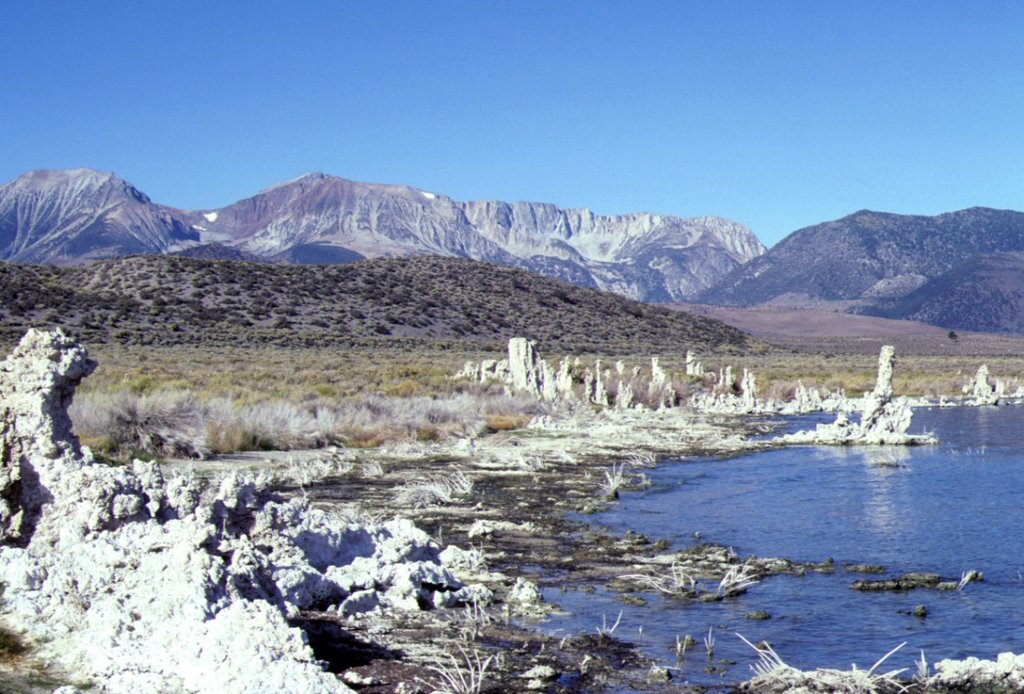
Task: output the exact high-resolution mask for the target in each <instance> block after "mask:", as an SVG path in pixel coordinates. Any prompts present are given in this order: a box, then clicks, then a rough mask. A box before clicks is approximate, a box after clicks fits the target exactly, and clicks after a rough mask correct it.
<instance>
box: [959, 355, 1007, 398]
mask: <svg viewBox="0 0 1024 694" xmlns="http://www.w3.org/2000/svg"><path fill="white" fill-rule="evenodd" d="M1002 386H1003V384H1002V383H1001V382H999V381H996V387H995V388H993V387H992V386H991V384H989V382H988V364H982V365H981V366H979V367H978V373H976V374H975V375H974V378H973V379H972V380H971V381H970V382H968V384H967V385H966V386H964V393H965V394H966V395H967V396H968V399H967V403H966V404H968V405H975V406H979V407H983V406H986V405H998V404H999V399H1000V396H1001V395H1002V390H1003V387H1002Z"/></svg>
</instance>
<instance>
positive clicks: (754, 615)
mask: <svg viewBox="0 0 1024 694" xmlns="http://www.w3.org/2000/svg"><path fill="white" fill-rule="evenodd" d="M743 616H744V617H746V618H747V619H751V620H754V621H764V620H766V619H771V618H772V616H771V614H769V613H768V612H766V611H764V610H754V611H753V612H748V613H746V614H745V615H743Z"/></svg>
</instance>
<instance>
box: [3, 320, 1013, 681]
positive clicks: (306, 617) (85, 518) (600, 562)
mask: <svg viewBox="0 0 1024 694" xmlns="http://www.w3.org/2000/svg"><path fill="white" fill-rule="evenodd" d="M90 369H91V366H90V361H89V360H88V358H87V356H86V355H85V353H84V351H83V350H81V348H80V347H78V346H77V345H74V344H73V343H71V342H70V341H68V340H67V339H66V338H64V337H63V336H62V335H61V334H60V333H37V332H33V333H30V334H29V335H28V336H26V338H25V340H23V342H22V344H21V345H19V347H18V349H17V350H16V351H15V352H14V354H12V355H11V357H9V358H8V359H7V360H6V361H4V362H3V364H2V367H0V379H2V381H0V392H2V394H3V396H4V397H3V408H4V409H3V418H4V429H3V432H4V435H3V438H2V444H0V445H2V446H3V460H4V461H8V462H7V463H5V465H4V466H3V475H4V476H3V477H0V494H2V496H3V500H4V506H3V507H2V509H0V527H2V528H3V536H2V540H3V543H2V547H0V583H2V584H3V585H4V593H3V602H2V604H0V624H2V625H3V627H4V628H5V629H6V630H9V631H10V632H12V633H13V634H15V635H16V636H17V638H19V639H21V640H22V641H23V642H25V643H26V644H29V645H30V646H31V648H30V649H29V650H28V652H27V653H26V654H24V655H20V656H18V657H16V658H11V657H8V658H5V659H4V660H3V662H2V663H0V667H2V668H3V670H2V671H0V678H3V679H4V681H7V682H11V683H13V684H14V685H15V686H17V687H18V689H19V690H20V691H52V690H54V689H55V686H56V684H58V683H65V684H67V685H68V686H66V687H65V688H64V689H63V690H62V693H63V694H69V693H70V692H74V691H76V689H75V687H82V688H85V687H90V686H91V687H93V689H92V691H107V692H121V691H144V690H146V688H147V687H148V688H149V689H152V690H160V691H188V692H199V691H256V690H265V689H266V688H267V687H270V688H272V689H275V690H277V691H339V692H343V691H350V690H355V691H360V692H370V693H373V694H375V693H377V692H409V693H411V692H415V691H422V692H429V691H434V690H439V691H443V690H445V688H446V687H447V689H449V690H451V691H454V690H455V689H456V688H457V687H456V686H455V685H453V684H452V683H451V682H450V681H448V680H446V677H455V678H462V679H466V678H478V681H477V682H476V683H477V684H478V685H479V686H477V687H476V690H477V691H524V690H536V691H551V692H583V691H597V690H602V689H610V690H615V689H631V690H644V691H661V690H664V691H669V690H671V691H680V686H679V685H678V684H675V683H672V682H670V680H669V677H670V675H671V673H670V672H668V671H666V670H664V669H663V668H654V669H652V663H651V662H650V661H649V660H648V659H646V658H645V657H644V656H643V655H642V654H641V653H640V652H639V651H638V650H637V649H636V648H634V647H633V646H632V645H630V644H629V643H627V642H623V641H620V640H619V639H617V638H616V637H615V635H614V633H613V630H609V629H608V628H607V627H608V626H609V625H604V626H605V628H604V629H601V628H600V627H601V626H602V625H594V629H593V630H591V631H589V632H587V633H580V634H572V635H569V636H568V637H566V638H560V639H556V638H554V637H552V636H549V635H545V634H544V633H543V632H542V631H541V630H538V629H536V628H534V627H533V626H532V623H533V620H536V619H538V618H540V617H542V616H543V615H544V614H545V611H546V610H548V609H550V608H551V606H548V605H545V604H544V603H543V601H542V600H541V598H540V591H539V590H538V586H547V587H577V588H578V587H586V586H592V585H609V584H612V583H615V582H617V583H618V587H619V589H621V590H622V591H623V593H624V594H630V593H633V592H641V591H643V590H651V587H652V586H655V587H656V588H655V589H657V590H671V591H675V593H676V594H677V596H678V597H679V599H686V600H720V599H727V598H729V597H730V595H735V594H737V593H735V592H730V591H731V590H732V591H742V590H744V589H745V586H744V585H743V582H744V580H750V581H756V580H760V579H762V578H765V577H767V576H769V575H773V574H778V573H799V572H804V571H815V570H822V571H827V570H830V568H831V567H829V566H828V565H827V564H822V565H815V564H805V565H798V564H795V563H793V562H790V561H788V560H785V559H763V558H755V557H736V556H735V555H733V554H732V553H731V552H729V551H728V550H727V549H726V548H721V547H714V546H707V545H701V546H697V547H692V548H688V549H683V550H676V551H673V550H672V548H671V547H670V546H669V544H668V543H667V542H664V541H660V540H659V538H646V537H642V536H638V535H635V534H626V535H624V536H614V535H612V534H609V533H606V532H604V531H601V530H599V529H593V528H589V527H587V526H586V525H584V524H582V523H579V522H574V521H570V520H567V519H566V516H567V514H569V513H571V512H575V513H587V512H589V511H593V510H597V509H599V508H601V507H602V506H604V505H606V504H610V503H614V499H615V497H616V495H617V493H618V491H619V490H621V489H628V488H630V487H631V486H638V485H643V484H644V483H645V479H646V473H645V472H644V470H645V469H648V468H649V467H652V466H653V465H655V464H656V461H657V460H658V459H659V458H663V457H668V456H674V457H678V456H704V455H733V454H737V453H740V452H745V451H750V450H756V449H759V448H766V447H769V446H774V445H778V444H777V443H775V442H772V441H771V440H764V439H758V440H754V439H751V438H750V434H752V433H754V431H755V429H754V428H755V427H757V426H763V425H764V420H752V419H749V418H747V419H744V418H737V417H735V416H725V415H720V414H709V413H703V414H702V413H697V412H694V411H692V410H691V409H687V408H681V407H675V408H661V409H658V410H650V409H632V408H631V409H619V410H613V409H594V408H591V407H587V406H585V407H577V408H574V409H573V413H572V416H568V417H559V418H541V419H539V420H537V421H535V422H534V423H532V424H531V426H530V427H528V428H527V429H522V430H516V431H510V432H499V433H495V434H491V435H488V436H486V437H482V438H479V439H463V440H459V441H454V442H450V443H444V442H441V443H438V442H426V443H406V444H394V445H386V446H383V447H381V448H380V449H373V450H352V449H338V450H320V451H306V452H291V453H288V454H275V455H266V454H246V455H240V456H232V457H229V458H227V459H222V460H212V461H203V462H199V463H195V462H184V461H181V462H177V463H173V464H168V465H164V466H160V467H158V466H156V465H153V464H141V463H136V464H134V465H133V466H132V467H131V468H130V469H129V468H110V467H108V466H106V465H102V464H99V463H95V462H93V461H91V460H90V458H89V454H88V452H87V451H86V452H81V451H79V450H78V444H77V440H76V439H75V438H74V435H73V433H72V432H71V428H70V420H68V418H67V406H68V404H69V403H70V399H71V397H72V396H73V391H74V387H75V385H77V382H78V381H80V380H81V378H83V377H84V376H85V375H87V374H88V372H89V370H90ZM890 375H891V374H890ZM876 390H877V389H876ZM880 392H881V393H882V395H883V396H884V395H885V393H884V388H882V389H881V391H880ZM889 393H890V394H891V390H890V391H889ZM883 404H884V403H883ZM880 407H882V405H880ZM904 431H905V429H904ZM730 575H732V576H733V579H737V578H739V579H740V580H738V581H734V582H732V583H726V579H727V577H729V576H730ZM684 577H685V578H684ZM716 585H717V586H718V587H717V588H716V587H715V586H716ZM1011 660H1012V662H1011ZM779 663H781V661H779ZM937 667H939V668H940V669H939V674H937V675H935V676H934V677H933V679H932V680H930V681H929V682H928V683H927V688H921V689H918V690H916V691H947V690H948V691H952V690H954V689H955V687H959V689H955V690H956V691H969V690H972V688H974V684H973V683H975V682H977V683H981V684H978V688H975V689H974V690H976V691H991V689H985V688H984V687H983V686H982V685H983V684H984V686H988V685H990V684H991V683H992V682H997V681H998V682H1014V681H1017V680H1016V679H1014V678H1017V679H1020V680H1021V681H1024V665H1022V666H1021V667H1018V666H1017V661H1016V660H1013V659H1012V658H1004V657H1002V656H1001V657H1000V660H999V661H998V662H995V663H990V662H966V661H965V662H964V663H948V664H939V666H937ZM787 668H788V666H785V665H784V663H782V664H781V665H778V666H776V667H772V668H766V669H765V670H764V672H763V673H761V674H760V675H758V676H757V677H755V679H753V680H751V681H750V682H748V683H746V684H745V685H744V687H745V688H746V689H748V690H751V691H799V690H800V689H799V688H800V687H804V690H805V691H826V690H828V691H835V686H836V685H835V683H836V682H837V681H839V682H847V684H849V686H850V687H851V689H849V690H848V691H860V690H859V689H856V688H854V687H855V686H857V687H859V686H860V684H858V682H859V680H857V679H856V677H857V676H859V675H858V673H854V674H849V673H838V674H837V673H833V672H832V671H829V672H828V676H827V677H825V675H820V676H817V679H815V677H816V675H815V674H814V673H798V671H794V670H792V669H791V668H788V669H787ZM797 673H798V674H799V677H798V674H797ZM860 674H862V673H860ZM846 675H849V676H848V677H847V679H843V677H844V676H846ZM837 677H838V678H839V680H837V679H836V678H837ZM798 680H799V681H798ZM40 682H47V683H50V684H40ZM779 682H785V683H786V684H785V686H783V685H782V684H779ZM815 682H818V683H819V684H815ZM825 682H829V683H831V684H830V685H829V686H831V687H832V689H824V688H821V687H825V684H824V683H825ZM463 684H465V682H463ZM470 684H473V682H470ZM51 685H52V686H51ZM875 685H879V689H878V690H879V691H885V689H884V687H882V686H880V685H885V683H884V682H878V681H875ZM816 686H818V687H819V688H818V689H815V688H814V687H816ZM865 691H867V690H865Z"/></svg>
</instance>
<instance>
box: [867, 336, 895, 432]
mask: <svg viewBox="0 0 1024 694" xmlns="http://www.w3.org/2000/svg"><path fill="white" fill-rule="evenodd" d="M895 365H896V348H895V347H893V346H892V345H885V346H883V347H882V351H881V352H879V354H878V378H877V380H876V381H875V389H874V390H873V391H871V392H870V393H867V394H866V395H865V396H864V410H863V413H862V416H861V419H860V425H861V428H862V429H863V430H865V431H867V430H868V429H870V428H871V427H873V426H874V425H875V422H876V421H877V420H878V418H879V417H880V416H881V415H882V413H883V410H884V409H885V406H886V405H888V404H889V402H890V401H891V400H892V371H893V368H894V367H895Z"/></svg>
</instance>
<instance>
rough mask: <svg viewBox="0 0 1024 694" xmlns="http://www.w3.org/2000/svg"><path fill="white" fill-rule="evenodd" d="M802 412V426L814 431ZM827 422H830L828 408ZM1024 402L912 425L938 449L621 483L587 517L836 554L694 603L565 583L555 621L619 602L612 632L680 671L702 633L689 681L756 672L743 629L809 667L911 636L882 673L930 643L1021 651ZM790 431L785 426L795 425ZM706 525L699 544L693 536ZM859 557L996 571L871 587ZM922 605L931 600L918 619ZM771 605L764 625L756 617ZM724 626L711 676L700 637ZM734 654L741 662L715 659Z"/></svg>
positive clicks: (676, 470) (664, 471)
mask: <svg viewBox="0 0 1024 694" xmlns="http://www.w3.org/2000/svg"><path fill="white" fill-rule="evenodd" d="M814 421H815V420H814V419H813V418H811V419H805V420H804V421H802V422H801V423H800V427H802V428H807V427H812V426H813V422H814ZM818 421H820V418H818ZM1022 424H1024V408H1019V407H1001V408H947V409H921V410H917V411H916V412H915V414H914V425H913V427H912V431H916V432H922V431H930V432H933V433H934V434H936V435H937V436H938V437H939V439H940V441H941V443H940V444H939V445H937V446H930V447H921V448H903V449H891V448H890V449H870V448H817V447H806V448H788V449H784V450H774V451H768V452H763V453H755V454H750V455H745V456H740V457H736V458H730V459H718V458H701V459H691V460H682V461H667V462H665V463H663V464H662V465H660V466H659V468H658V469H657V470H656V471H654V472H653V473H651V474H650V477H651V479H652V482H653V485H652V487H651V488H650V489H648V490H646V491H644V492H636V493H625V494H623V495H622V499H621V501H620V502H619V503H618V504H616V505H615V507H614V508H613V509H611V510H610V511H609V512H607V513H604V514H599V515H596V516H588V517H586V518H584V519H583V520H585V521H586V522H588V523H592V524H597V525H604V526H607V527H610V528H612V529H614V530H616V531H618V532H624V531H626V530H633V531H635V532H638V533H643V534H644V535H647V536H648V537H650V538H652V539H656V538H667V539H669V540H671V541H672V542H673V546H674V547H675V548H681V547H686V546H689V545H692V544H695V543H697V542H711V543H715V544H720V545H726V546H731V547H733V548H734V549H735V550H736V552H737V553H738V554H739V556H741V557H742V556H746V555H751V554H754V555H758V556H763V557H785V558H788V559H793V560H796V561H808V562H819V561H824V560H825V559H827V558H832V559H834V561H835V565H836V567H837V571H836V572H835V574H832V575H820V574H810V573H808V575H807V576H805V577H792V576H776V577H771V578H768V579H767V580H765V581H764V582H762V583H760V584H758V585H755V586H753V587H752V588H751V589H750V590H749V591H748V592H747V593H746V594H745V595H743V596H740V597H738V598H734V599H729V600H726V601H724V602H721V603H703V604H693V603H685V602H677V601H673V600H671V599H664V598H662V597H661V596H659V595H656V594H644V595H643V597H645V598H646V599H647V600H648V604H647V605H645V606H629V605H623V604H622V603H621V602H619V601H617V600H616V598H617V594H615V593H606V592H604V591H600V590H599V591H598V592H596V593H593V594H580V593H557V592H551V593H548V594H547V596H546V597H547V598H548V599H549V600H550V601H552V602H555V603H557V604H559V605H561V606H562V607H564V608H566V609H567V610H570V611H571V612H572V615H571V616H566V617H559V618H555V619H553V620H551V622H549V624H548V627H549V628H550V629H552V630H561V631H564V632H565V633H574V632H579V631H581V630H583V631H590V632H591V633H593V631H594V628H595V627H597V626H598V625H600V624H601V622H602V617H603V616H606V618H607V621H608V623H609V624H610V623H611V622H613V621H614V620H615V617H616V616H617V615H618V613H619V611H620V610H622V612H623V615H622V621H621V623H620V626H619V628H618V629H617V630H616V632H615V635H616V636H619V637H621V638H627V639H629V640H632V641H635V642H639V641H640V629H641V627H642V629H643V636H642V645H643V647H644V649H645V651H646V652H647V653H648V655H651V656H653V657H657V658H661V659H662V660H663V661H664V662H663V664H665V665H669V666H676V665H677V663H676V658H675V649H674V644H675V639H676V636H677V635H680V636H681V635H685V634H692V635H693V636H694V637H695V638H696V639H697V642H698V645H697V646H696V647H693V648H692V649H691V650H690V652H689V654H688V655H687V658H686V659H685V661H684V662H682V663H679V665H680V666H681V667H682V673H681V674H682V676H683V678H685V679H687V680H689V681H690V682H693V683H705V684H712V683H716V682H722V681H727V682H728V681H737V680H742V679H746V678H748V677H749V676H750V672H749V668H748V667H747V666H748V665H750V664H753V663H755V662H756V660H757V658H756V655H755V654H754V652H753V651H752V650H751V649H750V648H749V647H748V646H746V645H744V644H743V643H742V642H741V641H740V640H739V639H738V638H737V637H736V636H735V635H734V634H735V633H737V632H738V633H741V634H743V635H744V636H745V637H746V638H748V639H749V640H751V641H753V642H757V641H761V640H767V641H769V642H770V643H771V644H772V645H773V647H774V648H775V650H776V651H777V652H778V654H779V655H780V656H781V657H782V658H783V660H785V661H786V662H787V663H788V664H790V665H793V666H796V667H800V668H814V667H837V668H843V669H846V668H849V667H850V664H851V663H857V665H858V666H859V667H863V668H868V667H870V666H871V665H872V664H874V662H875V661H876V660H877V659H878V658H880V657H881V656H882V655H884V654H885V653H886V652H887V651H889V650H890V649H891V648H893V647H894V646H897V645H898V644H900V643H902V642H904V641H906V642H907V645H906V646H905V647H904V648H903V649H902V650H901V651H899V652H898V653H896V654H895V655H893V656H892V657H891V658H890V659H889V660H887V661H886V663H885V667H884V668H883V670H889V669H894V668H904V667H905V668H909V669H910V672H911V673H913V672H914V668H915V661H916V659H917V658H918V657H919V651H920V650H922V649H923V650H924V652H925V657H926V658H927V660H928V661H929V662H930V663H934V662H935V661H936V660H939V659H942V658H963V657H966V656H971V655H973V656H978V657H982V658H994V657H995V655H996V654H997V653H999V652H1000V651H1007V650H1013V651H1017V652H1020V651H1024V532H1022V530H1024V516H1022V513H1021V509H1022V506H1024V426H1022ZM787 428H789V427H787ZM696 532H699V533H700V539H699V540H698V539H695V537H694V533H696ZM847 563H857V564H882V565H884V566H885V568H886V573H885V574H884V575H883V576H895V575H898V574H901V573H905V572H909V571H932V572H937V573H939V574H941V575H942V577H943V579H951V580H957V579H959V578H960V575H961V573H962V572H963V571H965V570H968V569H976V570H978V571H981V572H983V573H984V574H985V580H984V582H981V583H971V584H969V585H968V586H967V587H966V588H965V590H964V591H962V592H955V591H951V592H945V593H943V592H937V591H934V590H924V589H917V590H913V591H907V592H900V593H893V592H887V593H865V592H860V591H854V590H851V589H850V584H851V583H852V582H853V581H855V580H857V579H859V578H881V577H883V576H865V575H861V574H855V573H850V572H848V571H845V570H844V569H843V568H842V567H843V565H844V564H847ZM917 605H924V606H926V607H927V609H928V616H927V617H926V618H924V619H921V618H917V617H914V616H913V614H912V613H913V610H914V608H915V607H916V606H917ZM753 610H766V611H767V612H769V613H770V614H771V615H772V618H771V619H770V620H767V621H751V620H748V619H746V618H745V615H746V613H748V612H751V611H753ZM709 628H712V629H713V631H714V635H715V641H716V644H715V653H714V661H715V662H712V664H713V665H715V666H717V667H718V668H719V669H721V668H723V667H726V668H727V672H726V673H725V674H724V675H723V674H722V673H721V672H715V673H711V674H707V673H705V672H704V668H705V667H706V666H707V665H708V664H709V663H708V661H707V659H706V656H705V653H704V646H703V643H701V640H702V637H703V635H705V634H707V632H708V629H709ZM723 658H724V659H730V660H735V661H737V664H736V665H733V666H731V667H728V666H723V664H721V663H718V662H717V661H718V660H719V659H723Z"/></svg>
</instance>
